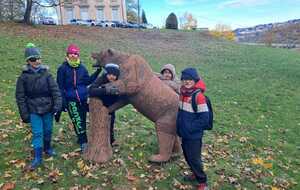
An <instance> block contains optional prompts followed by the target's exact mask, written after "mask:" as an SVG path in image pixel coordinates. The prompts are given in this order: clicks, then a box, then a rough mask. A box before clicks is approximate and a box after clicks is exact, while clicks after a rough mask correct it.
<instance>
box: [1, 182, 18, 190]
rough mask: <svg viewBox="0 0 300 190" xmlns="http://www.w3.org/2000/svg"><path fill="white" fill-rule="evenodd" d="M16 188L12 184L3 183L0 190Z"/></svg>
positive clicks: (14, 184)
mask: <svg viewBox="0 0 300 190" xmlns="http://www.w3.org/2000/svg"><path fill="white" fill-rule="evenodd" d="M15 187H16V183H14V182H8V183H5V184H4V185H3V186H2V187H1V190H12V189H14V188H15Z"/></svg>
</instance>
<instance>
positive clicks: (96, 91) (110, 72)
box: [89, 63, 120, 146]
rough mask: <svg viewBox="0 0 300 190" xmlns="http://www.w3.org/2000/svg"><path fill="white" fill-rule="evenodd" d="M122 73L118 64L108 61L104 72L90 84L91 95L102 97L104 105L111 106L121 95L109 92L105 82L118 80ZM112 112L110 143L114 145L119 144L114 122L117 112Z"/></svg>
mask: <svg viewBox="0 0 300 190" xmlns="http://www.w3.org/2000/svg"><path fill="white" fill-rule="evenodd" d="M119 75H120V69H119V66H118V65H117V64H114V63H108V64H106V65H105V67H104V73H103V74H102V75H101V76H100V77H99V78H98V79H97V80H96V81H95V82H94V83H93V84H92V85H91V86H90V88H89V96H90V97H96V98H100V99H101V100H102V102H103V105H104V106H106V107H109V106H111V105H113V104H114V103H115V102H117V101H118V98H119V96H118V95H117V94H115V95H112V94H107V93H106V89H105V88H104V86H103V85H104V84H106V83H109V82H113V81H116V80H118V78H119ZM110 114H111V122H110V143H111V145H112V146H115V145H118V143H117V141H116V140H115V137H114V123H115V112H112V113H110Z"/></svg>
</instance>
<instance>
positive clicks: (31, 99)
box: [16, 43, 62, 170]
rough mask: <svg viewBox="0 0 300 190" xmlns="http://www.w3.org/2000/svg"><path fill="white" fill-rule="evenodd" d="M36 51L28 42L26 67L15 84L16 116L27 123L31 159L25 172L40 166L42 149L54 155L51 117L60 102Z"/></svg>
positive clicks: (55, 88) (59, 105) (53, 84)
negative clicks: (29, 129) (30, 135)
mask: <svg viewBox="0 0 300 190" xmlns="http://www.w3.org/2000/svg"><path fill="white" fill-rule="evenodd" d="M40 58H41V57H40V51H39V49H38V48H36V47H35V46H34V44H32V43H29V44H27V47H26V49H25V59H26V62H27V65H26V66H25V67H24V70H23V72H22V74H21V75H20V77H19V78H18V80H17V84H16V101H17V105H18V108H19V113H20V116H21V118H22V120H23V122H25V123H30V124H31V129H32V130H31V131H32V144H33V148H34V159H33V161H32V163H31V165H30V166H29V168H28V169H30V170H34V169H36V168H37V167H38V166H39V165H41V164H42V154H43V149H44V151H45V153H46V154H47V155H48V156H54V155H55V152H54V150H53V149H52V147H51V136H52V126H53V114H54V113H56V112H58V111H59V110H60V109H61V104H62V99H61V95H60V91H59V89H58V86H57V84H56V82H55V80H54V79H53V77H52V75H51V74H50V73H49V72H48V67H46V66H44V65H41V60H40Z"/></svg>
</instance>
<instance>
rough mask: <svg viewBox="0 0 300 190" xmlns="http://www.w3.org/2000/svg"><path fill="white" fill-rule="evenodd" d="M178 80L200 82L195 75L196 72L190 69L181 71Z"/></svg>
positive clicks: (196, 74)
mask: <svg viewBox="0 0 300 190" xmlns="http://www.w3.org/2000/svg"><path fill="white" fill-rule="evenodd" d="M180 80H193V81H195V82H198V81H199V80H200V77H199V75H198V73H197V70H196V69H195V68H192V67H190V68H186V69H184V70H183V71H181V78H180Z"/></svg>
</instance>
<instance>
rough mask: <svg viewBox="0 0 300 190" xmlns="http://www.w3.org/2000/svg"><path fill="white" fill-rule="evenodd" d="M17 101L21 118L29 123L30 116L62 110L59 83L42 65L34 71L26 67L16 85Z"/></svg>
mask: <svg viewBox="0 0 300 190" xmlns="http://www.w3.org/2000/svg"><path fill="white" fill-rule="evenodd" d="M15 95H16V101H17V105H18V108H19V112H20V116H21V118H22V120H23V121H24V122H26V123H27V122H29V118H30V114H31V113H36V114H45V113H49V112H57V111H59V110H60V109H61V105H62V99H61V94H60V91H59V88H58V86H57V83H56V82H55V80H54V79H53V77H52V75H51V74H50V73H49V72H48V67H46V66H43V65H41V66H40V68H39V69H38V70H36V71H34V70H33V69H32V68H31V67H30V66H29V65H26V66H25V67H24V69H23V72H22V74H21V75H20V77H19V78H18V80H17V84H16V94H15Z"/></svg>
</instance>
